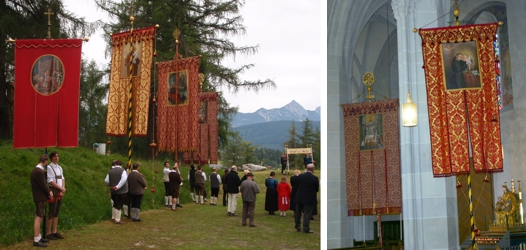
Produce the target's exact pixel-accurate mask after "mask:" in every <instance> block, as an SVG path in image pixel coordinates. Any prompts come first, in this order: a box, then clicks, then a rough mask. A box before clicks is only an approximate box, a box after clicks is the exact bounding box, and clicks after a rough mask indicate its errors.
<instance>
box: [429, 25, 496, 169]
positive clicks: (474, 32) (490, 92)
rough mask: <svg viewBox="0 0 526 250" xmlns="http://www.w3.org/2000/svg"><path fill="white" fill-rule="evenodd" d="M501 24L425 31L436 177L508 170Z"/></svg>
mask: <svg viewBox="0 0 526 250" xmlns="http://www.w3.org/2000/svg"><path fill="white" fill-rule="evenodd" d="M496 32H497V24H496V23H492V24H481V25H467V26H454V27H444V28H433V29H420V31H419V34H420V36H421V37H422V53H423V57H424V70H425V76H426V88H427V102H428V111H429V129H430V133H431V158H432V164H433V175H434V176H435V177H444V176H451V175H457V174H468V173H469V172H470V169H469V158H470V148H471V151H472V157H473V163H474V170H475V172H479V173H480V172H482V173H487V172H499V171H502V170H503V155H502V144H501V137H500V112H499V107H498V95H497V84H496V83H497V70H496V65H497V63H498V58H497V57H496V54H495V50H494V41H495V39H496V36H495V35H496Z"/></svg>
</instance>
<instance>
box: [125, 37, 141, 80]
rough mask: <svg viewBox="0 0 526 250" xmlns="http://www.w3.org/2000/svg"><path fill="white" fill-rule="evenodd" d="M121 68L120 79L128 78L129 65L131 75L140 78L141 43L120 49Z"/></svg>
mask: <svg viewBox="0 0 526 250" xmlns="http://www.w3.org/2000/svg"><path fill="white" fill-rule="evenodd" d="M122 55H123V57H122V64H121V65H122V67H121V78H128V77H129V75H130V64H131V67H132V68H131V71H132V75H133V76H134V77H135V76H140V74H141V59H142V58H141V55H142V43H135V44H134V45H133V46H131V45H130V44H129V43H128V44H126V45H124V46H123V47H122Z"/></svg>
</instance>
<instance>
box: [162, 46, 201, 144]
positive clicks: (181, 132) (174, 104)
mask: <svg viewBox="0 0 526 250" xmlns="http://www.w3.org/2000/svg"><path fill="white" fill-rule="evenodd" d="M199 58H200V56H195V57H189V58H183V59H177V60H171V61H166V62H159V63H157V71H158V82H159V91H158V94H157V103H158V110H157V147H158V150H159V151H160V152H163V151H164V152H173V153H175V152H190V151H197V150H198V146H199V144H198V141H199V121H198V120H199V118H198V108H199V96H198V88H199V86H198V85H199V79H198V74H199Z"/></svg>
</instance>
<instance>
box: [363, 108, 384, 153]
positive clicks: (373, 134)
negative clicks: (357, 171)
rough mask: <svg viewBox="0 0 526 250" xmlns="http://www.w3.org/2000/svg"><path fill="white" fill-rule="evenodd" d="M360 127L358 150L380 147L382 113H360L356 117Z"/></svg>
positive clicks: (381, 142) (381, 140)
mask: <svg viewBox="0 0 526 250" xmlns="http://www.w3.org/2000/svg"><path fill="white" fill-rule="evenodd" d="M358 121H359V123H360V124H359V127H360V150H371V149H382V148H383V147H384V146H383V133H382V114H366V115H361V116H360V117H359V119H358Z"/></svg>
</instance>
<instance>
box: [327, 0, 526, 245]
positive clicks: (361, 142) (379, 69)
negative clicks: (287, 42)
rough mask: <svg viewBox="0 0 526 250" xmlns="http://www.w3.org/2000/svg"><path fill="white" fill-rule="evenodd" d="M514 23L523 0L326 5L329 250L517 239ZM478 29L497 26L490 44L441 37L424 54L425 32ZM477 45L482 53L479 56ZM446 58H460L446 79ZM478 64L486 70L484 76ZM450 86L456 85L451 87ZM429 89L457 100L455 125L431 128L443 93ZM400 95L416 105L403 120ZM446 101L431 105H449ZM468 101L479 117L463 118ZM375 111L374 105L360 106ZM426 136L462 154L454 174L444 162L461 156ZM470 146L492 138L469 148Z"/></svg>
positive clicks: (521, 176)
mask: <svg viewBox="0 0 526 250" xmlns="http://www.w3.org/2000/svg"><path fill="white" fill-rule="evenodd" d="M524 23H526V0H499V1H495V0H477V1H473V0H368V1H361V0H328V2H327V105H326V107H327V167H326V172H325V173H326V176H327V183H328V184H327V189H328V190H327V196H326V197H327V208H328V209H329V212H328V213H327V247H328V248H329V249H340V248H358V247H362V248H364V247H371V248H370V249H380V248H374V247H378V246H379V244H382V245H383V246H387V247H389V248H388V249H475V248H480V249H484V248H485V247H487V248H485V249H500V248H501V247H502V248H503V249H505V248H506V247H509V246H519V245H520V246H526V244H525V243H526V233H525V232H526V227H525V226H524V218H523V217H524V215H523V206H524V205H523V201H522V192H521V180H526V178H525V177H526V168H523V167H522V164H524V163H525V162H526V154H525V153H524V152H525V150H523V149H525V146H524V144H525V142H526V130H524V127H523V124H525V122H526V100H525V101H522V99H520V98H517V99H515V98H514V97H519V96H521V94H520V93H522V89H523V88H526V83H523V81H522V79H525V78H526V71H525V70H523V69H522V68H521V65H524V64H526V55H525V54H526V50H525V49H524V47H523V46H525V45H524V44H523V42H524V41H525V40H526V33H525V32H524V31H523V29H524V27H523V26H524ZM485 24H494V26H492V27H496V31H495V34H494V35H491V37H492V38H494V39H492V41H491V42H489V43H490V44H491V46H493V48H487V46H486V45H484V43H483V42H481V41H482V40H483V39H482V38H481V37H476V38H469V39H459V40H458V41H456V40H455V42H451V43H450V42H443V44H442V45H440V46H439V47H436V48H439V50H437V52H436V53H435V54H430V53H428V52H427V51H428V50H427V49H429V48H430V46H427V44H426V43H425V42H424V39H423V36H422V34H423V33H424V32H423V31H424V30H429V31H430V32H435V29H436V28H448V27H449V28H451V29H452V28H454V27H457V26H470V27H471V26H476V25H485ZM459 32H460V31H459ZM455 39H456V38H455ZM451 41H452V40H451ZM488 41H489V40H488ZM475 44H476V45H475ZM432 46H433V45H432ZM488 49H491V50H492V51H493V52H492V53H486V52H484V51H486V50H488ZM459 51H462V53H463V54H462V55H460V56H458V55H459V54H461V53H460V52H459ZM430 55H437V56H438V59H436V58H435V59H430ZM457 57H458V58H462V67H463V69H462V71H463V73H461V74H463V75H464V76H463V77H462V75H461V76H460V78H455V76H454V74H455V73H454V72H455V68H454V64H455V63H456V62H455V60H460V59H456V58H457ZM494 58H495V59H494ZM432 60H439V61H440V63H439V66H440V67H438V68H439V69H438V70H436V73H437V74H438V75H439V76H440V77H441V78H432V77H431V76H432V73H430V71H429V70H430V69H433V67H434V66H435V65H433V63H434V62H435V61H432ZM522 61H525V63H522ZM486 62H490V63H491V64H492V65H494V67H493V66H491V67H489V68H491V70H490V71H488V70H487V69H488V67H486V66H484V65H485V63H486ZM430 79H433V80H434V82H433V81H430ZM437 79H438V80H437ZM458 79H460V80H458ZM481 79H483V80H481ZM484 79H491V81H493V82H492V84H493V85H491V86H490V85H487V82H488V81H489V80H488V81H486V80H484ZM460 81H462V84H464V85H463V86H460V87H451V86H452V85H451V86H450V83H452V84H453V83H455V84H456V83H458V84H460ZM524 82H526V81H524ZM481 83H482V87H481ZM437 84H440V86H441V87H440V88H439V89H440V91H441V92H440V93H445V94H443V95H444V96H453V95H456V96H457V97H459V98H464V99H463V100H464V101H465V103H464V102H463V103H462V104H461V105H462V106H461V108H462V109H461V112H460V117H462V118H461V120H463V121H462V122H459V123H457V121H456V120H454V119H450V118H449V117H446V118H444V119H446V120H447V121H445V122H444V123H443V124H445V125H444V126H445V127H440V128H439V129H437V128H436V127H435V122H436V120H437V119H441V118H440V117H441V116H440V117H439V118H437V117H438V116H436V115H435V111H436V110H435V109H439V108H437V105H435V102H434V99H435V97H436V96H439V97H437V98H438V99H440V98H441V97H440V96H441V95H442V94H440V95H438V94H436V93H438V92H433V91H430V90H432V89H434V88H435V87H436V85H437ZM446 84H447V85H446ZM485 86H490V87H487V88H486V87H485ZM477 91H478V92H477ZM475 92H477V93H482V94H484V95H486V94H488V93H489V96H490V97H488V99H484V100H485V101H483V103H475V102H476V101H473V100H475V99H469V98H468V97H466V96H469V93H475ZM408 94H409V95H410V100H412V102H413V103H415V104H416V116H415V118H416V123H415V124H411V125H406V124H405V123H404V121H403V119H404V114H403V112H402V106H403V105H404V104H405V103H408V102H410V101H409V100H408ZM482 94H481V95H482ZM488 100H491V101H488ZM440 101H443V100H442V99H440ZM453 102H455V101H454V100H453V99H451V98H450V99H448V100H446V101H445V102H444V104H440V105H444V107H447V109H448V110H449V108H450V106H448V105H452V104H451V103H453ZM370 105H376V106H374V107H373V108H371V107H370ZM463 105H465V106H463ZM471 106H479V108H480V107H483V108H480V109H481V110H482V111H481V113H482V114H483V115H482V116H483V117H484V118H483V119H481V120H479V118H480V117H479V116H477V115H473V114H472V113H471V111H470V109H471ZM378 107H381V108H380V109H382V110H383V111H382V112H380V111H378V112H379V113H360V112H363V110H368V111H371V110H378ZM393 107H394V108H393ZM486 107H490V109H491V110H496V111H489V110H490V109H487V108H486ZM393 110H395V111H393ZM384 111H385V112H384ZM391 111H393V112H395V113H394V115H393V112H391ZM449 111H450V110H449ZM449 111H447V110H446V111H444V112H445V113H446V114H449V113H447V112H449ZM375 112H376V111H375ZM389 124H390V125H389ZM392 124H394V129H392V128H393V127H392ZM441 124H442V123H441ZM459 124H460V125H459ZM474 124H477V125H474ZM457 125H458V126H460V127H462V128H461V129H463V130H466V131H468V130H469V131H474V130H475V129H477V128H475V127H477V126H479V125H480V127H481V128H482V127H483V129H482V130H483V131H487V130H492V131H493V132H494V133H486V132H484V134H482V135H481V134H480V133H473V132H470V133H467V135H466V138H465V139H463V140H456V138H455V132H454V129H455V128H454V127H455V126H457ZM436 131H439V132H436ZM441 133H445V135H446V136H445V137H444V136H443V135H444V134H441ZM437 141H441V142H443V141H447V142H446V144H447V147H449V149H447V150H449V151H447V152H448V153H447V154H451V155H456V154H457V152H461V153H459V154H462V156H461V157H460V158H462V159H467V160H466V161H463V162H461V163H458V165H459V166H460V168H462V169H461V170H458V169H456V167H455V166H456V165H455V164H457V162H456V161H457V160H458V159H460V158H454V157H453V156H451V155H447V157H445V156H444V155H441V154H440V153H437V151H436V150H435V149H436V148H437V145H438V144H437ZM477 141H483V142H482V144H484V143H488V141H492V143H493V144H492V146H488V147H485V148H484V149H483V150H479V148H478V146H477V145H478V144H477V143H478V142H477ZM446 144H445V145H446ZM484 145H489V144H484ZM459 148H462V149H459ZM391 149H392V150H391ZM457 149H459V150H460V151H456V150H457ZM389 150H391V151H389ZM479 151H480V152H482V153H480V152H479ZM446 158H447V159H446ZM478 158H480V160H477V159H478ZM437 159H442V160H444V159H445V160H444V162H446V161H447V163H446V165H447V164H450V165H451V166H453V167H452V169H453V171H452V172H447V173H445V172H440V171H441V170H437V169H438V168H440V167H441V166H442V165H441V163H439V162H438V160H437ZM493 159H495V161H493ZM481 162H482V163H481ZM488 162H492V163H491V164H490V163H488ZM493 162H495V164H493ZM393 164H394V165H393ZM492 164H493V165H492ZM489 165H491V166H489ZM455 169H456V170H455ZM457 170H458V171H457ZM455 171H456V172H455ZM367 178H369V179H370V180H371V181H370V182H365V181H364V179H367ZM382 181H383V182H382ZM384 182H385V183H386V184H385V185H384V184H383V183H384ZM522 186H524V185H522ZM378 190H380V191H378ZM382 202H383V203H382ZM379 228H381V230H379ZM379 232H381V233H379ZM505 239H507V240H505ZM510 239H511V240H510ZM497 247H498V248H497ZM517 249H518V248H517Z"/></svg>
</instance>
